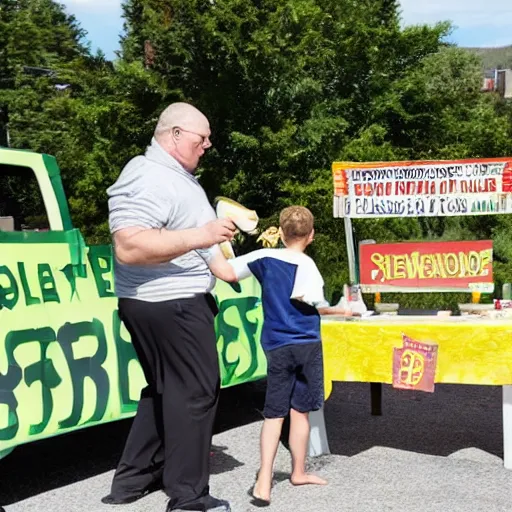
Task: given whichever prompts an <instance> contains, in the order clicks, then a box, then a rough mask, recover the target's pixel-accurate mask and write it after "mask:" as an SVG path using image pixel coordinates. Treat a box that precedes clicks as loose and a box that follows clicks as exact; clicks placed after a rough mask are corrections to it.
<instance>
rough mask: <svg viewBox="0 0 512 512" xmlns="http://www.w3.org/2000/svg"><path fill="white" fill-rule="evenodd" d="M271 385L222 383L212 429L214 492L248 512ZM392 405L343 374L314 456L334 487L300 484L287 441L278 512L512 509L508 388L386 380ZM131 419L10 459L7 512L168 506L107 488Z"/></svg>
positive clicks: (156, 498)
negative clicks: (373, 399)
mask: <svg viewBox="0 0 512 512" xmlns="http://www.w3.org/2000/svg"><path fill="white" fill-rule="evenodd" d="M263 398H264V383H253V384H249V385H244V386H239V387H236V388H233V389H227V390H223V392H222V395H221V406H220V411H219V417H218V422H217V429H216V430H217V433H216V435H215V437H214V452H215V453H214V455H213V457H212V477H211V487H212V493H213V494H214V495H217V496H219V497H222V498H225V499H228V500H230V501H231V504H232V508H233V512H250V511H255V510H256V508H255V507H253V506H252V505H251V504H250V498H249V497H248V496H247V490H248V489H249V488H250V487H251V485H252V484H253V482H254V476H255V473H256V470H257V467H258V436H259V430H260V427H261V416H260V413H259V412H258V409H261V407H262V403H263ZM383 404H384V406H383V415H382V416H371V415H370V412H369V411H370V398H369V385H368V384H359V383H337V384H335V386H334V390H333V394H332V396H331V397H330V399H329V400H328V402H327V403H326V407H325V414H326V423H327V429H328V433H329V442H330V448H331V452H332V454H331V455H326V456H322V457H317V458H314V459H311V460H310V466H311V468H312V470H314V471H316V472H317V473H318V474H319V475H321V476H323V477H325V478H326V479H327V480H328V481H329V485H328V486H326V487H302V488H294V487H293V486H292V485H291V484H290V483H289V481H288V479H289V470H290V457H289V453H288V452H287V450H286V448H285V447H284V446H281V447H280V450H279V454H278V460H277V463H276V474H275V478H276V480H277V484H276V486H275V488H274V491H273V503H272V505H271V507H270V508H269V509H268V510H275V511H278V512H301V511H304V512H306V511H318V512H338V511H344V512H352V511H354V512H381V511H382V512H384V511H391V510H392V511H395V510H396V511H407V512H416V511H417V512H431V511H432V512H433V511H436V512H459V511H460V512H479V511H482V512H483V511H485V512H495V511H496V512H497V511H500V512H509V511H511V510H512V471H507V470H505V469H504V468H503V460H502V456H503V448H502V442H503V441H502V423H501V421H502V418H501V388H499V387H494V386H488V387H487V386H455V385H453V386H450V385H438V386H436V391H435V393H433V394H428V393H421V392H406V391H397V390H393V389H392V388H391V387H390V386H384V398H383ZM129 424H130V421H123V422H116V423H112V424H109V425H104V426H101V427H95V428H91V429H85V430H83V431H79V432H75V433H73V434H69V435H66V436H61V437H56V438H54V439H50V440H46V441H42V442H38V443H33V444H32V445H27V446H24V447H20V448H18V449H16V450H15V451H14V452H13V453H12V454H11V455H10V456H9V457H7V458H6V459H5V460H3V461H1V462H0V475H1V476H0V504H2V505H4V506H5V508H6V511H7V512H19V511H32V510H34V511H36V510H37V511H38V512H50V511H51V512H60V511H62V512H75V511H76V512H86V511H87V512H96V511H97V512H106V511H108V510H110V511H112V512H117V511H118V510H122V511H123V512H125V511H126V512H146V511H148V512H149V511H151V512H153V511H162V512H163V511H164V510H165V503H166V498H165V496H164V495H163V493H161V492H156V493H153V494H152V495H150V496H148V497H146V498H144V499H143V500H140V501H139V502H137V503H135V504H132V505H125V506H122V507H108V506H106V505H103V504H101V502H100V501H99V500H100V498H101V497H102V496H103V495H105V494H106V493H107V492H108V490H109V485H110V481H111V478H112V474H113V471H114V468H115V465H116V462H117V459H118V457H119V454H120V451H121V449H122V446H123V443H124V439H125V437H126V434H127V431H128V428H129Z"/></svg>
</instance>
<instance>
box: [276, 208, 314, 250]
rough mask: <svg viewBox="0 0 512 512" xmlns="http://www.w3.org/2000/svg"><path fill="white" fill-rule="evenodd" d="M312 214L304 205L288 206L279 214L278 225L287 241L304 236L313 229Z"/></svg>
mask: <svg viewBox="0 0 512 512" xmlns="http://www.w3.org/2000/svg"><path fill="white" fill-rule="evenodd" d="M314 221H315V219H314V217H313V214H312V213H311V212H310V211H309V210H308V209H307V208H306V207H305V206H288V207H287V208H285V209H284V210H282V211H281V214H280V215H279V227H280V228H281V232H282V236H283V238H284V239H285V240H287V241H289V242H290V241H293V240H297V239H299V238H306V237H307V236H309V235H310V234H311V232H312V231H313V224H314Z"/></svg>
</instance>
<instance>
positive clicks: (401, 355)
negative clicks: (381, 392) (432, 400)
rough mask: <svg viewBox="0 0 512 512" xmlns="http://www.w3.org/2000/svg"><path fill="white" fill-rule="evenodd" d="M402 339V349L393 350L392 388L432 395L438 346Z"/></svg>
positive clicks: (403, 336)
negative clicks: (424, 392)
mask: <svg viewBox="0 0 512 512" xmlns="http://www.w3.org/2000/svg"><path fill="white" fill-rule="evenodd" d="M402 339H403V347H402V348H394V349H393V387H394V388H397V389H411V390H417V391H426V392H428V393H433V392H434V382H435V374H436V366H437V351H438V345H437V344H435V343H424V342H421V341H416V340H413V339H412V338H410V337H409V336H406V335H405V334H403V335H402Z"/></svg>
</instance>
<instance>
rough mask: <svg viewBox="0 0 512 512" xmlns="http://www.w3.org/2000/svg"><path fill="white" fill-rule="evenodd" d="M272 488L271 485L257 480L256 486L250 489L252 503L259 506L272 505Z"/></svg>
mask: <svg viewBox="0 0 512 512" xmlns="http://www.w3.org/2000/svg"><path fill="white" fill-rule="evenodd" d="M270 490H271V487H268V486H266V485H261V484H260V483H259V482H256V483H255V484H254V487H253V488H252V489H250V491H249V495H250V496H251V498H252V504H253V505H255V506H257V507H268V506H269V505H270Z"/></svg>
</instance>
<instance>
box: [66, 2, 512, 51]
mask: <svg viewBox="0 0 512 512" xmlns="http://www.w3.org/2000/svg"><path fill="white" fill-rule="evenodd" d="M60 1H61V2H62V3H64V4H65V5H66V7H67V10H68V12H70V13H71V14H74V15H75V16H76V18H77V19H78V21H79V22H80V23H81V25H82V27H83V28H84V29H85V30H86V31H87V33H88V37H87V38H88V40H89V41H90V42H91V48H92V49H93V51H95V50H96V49H97V48H101V49H102V50H103V51H104V52H105V54H106V55H107V57H108V58H114V51H115V50H117V49H118V47H119V35H120V34H121V32H122V30H123V20H122V18H121V6H120V4H121V0H60ZM401 6H402V19H403V23H404V24H406V25H409V24H416V23H435V22H436V21H442V20H449V21H451V22H452V23H453V24H454V25H455V27H456V29H455V31H454V33H453V35H452V40H453V41H454V42H455V43H457V44H458V45H460V46H505V45H510V44H512V30H511V27H512V1H511V0H493V1H492V3H491V2H489V3H487V2H486V1H484V0H401ZM491 6H492V7H491Z"/></svg>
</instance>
